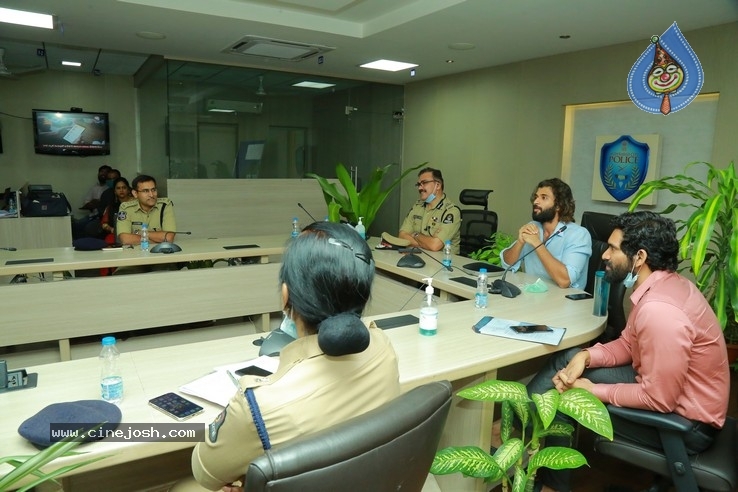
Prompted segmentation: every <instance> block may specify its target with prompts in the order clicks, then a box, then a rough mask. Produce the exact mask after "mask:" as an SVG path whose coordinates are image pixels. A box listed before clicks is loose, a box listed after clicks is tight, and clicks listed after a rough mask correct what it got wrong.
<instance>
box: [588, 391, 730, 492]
mask: <svg viewBox="0 0 738 492" xmlns="http://www.w3.org/2000/svg"><path fill="white" fill-rule="evenodd" d="M607 408H608V410H609V411H610V413H611V414H612V415H616V416H618V417H621V418H623V419H627V420H630V421H632V422H635V423H638V424H643V425H644V427H646V426H647V427H655V428H656V429H658V431H659V435H660V437H661V443H662V447H663V449H654V448H650V447H646V446H644V445H642V444H640V443H636V442H634V441H631V440H629V439H626V438H623V437H620V436H617V435H616V436H615V438H614V439H613V440H612V441H609V440H607V439H606V438H603V437H600V436H597V437H596V438H595V442H594V446H595V450H596V451H597V452H599V453H602V454H604V455H607V456H612V457H613V458H616V459H619V460H621V461H625V462H626V463H630V464H632V465H635V466H638V467H640V468H645V469H647V470H651V471H653V472H655V473H657V474H658V475H661V476H663V477H666V478H667V479H669V480H670V481H671V482H672V483H673V484H674V488H675V489H676V491H677V492H697V491H698V490H710V491H715V492H732V491H734V490H736V487H738V471H737V470H738V462H737V461H736V457H737V455H738V452H737V450H736V447H737V445H738V441H737V440H736V420H735V419H734V418H732V417H728V418H727V420H726V421H725V425H724V426H723V429H722V430H721V431H720V432H719V433H718V434H717V436H716V437H715V442H714V443H713V444H712V446H710V447H709V448H708V449H706V450H705V451H703V452H701V453H699V454H696V455H691V456H690V455H688V454H687V450H686V448H685V446H684V440H683V438H682V436H683V435H684V433H686V432H689V430H690V429H691V428H692V425H693V424H692V422H691V421H689V420H687V419H685V418H683V417H680V416H679V415H676V414H673V413H668V414H663V413H658V412H651V411H648V410H637V409H633V408H622V407H616V406H614V405H608V407H607ZM649 490H656V487H652V488H651V489H649Z"/></svg>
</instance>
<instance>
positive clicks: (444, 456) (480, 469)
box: [430, 446, 505, 480]
mask: <svg viewBox="0 0 738 492" xmlns="http://www.w3.org/2000/svg"><path fill="white" fill-rule="evenodd" d="M430 472H431V473H432V474H434V475H449V474H451V473H461V474H462V475H464V476H466V477H474V478H490V479H491V480H499V479H500V478H502V475H504V473H505V471H504V470H502V469H500V467H499V466H498V465H497V462H496V461H495V460H494V459H493V458H492V457H491V456H490V455H489V453H485V452H484V451H482V450H481V449H479V448H478V447H476V446H460V447H450V448H445V449H442V450H440V451H438V452H437V453H436V456H435V458H434V459H433V464H432V465H431V469H430Z"/></svg>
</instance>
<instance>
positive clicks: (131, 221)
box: [115, 198, 177, 234]
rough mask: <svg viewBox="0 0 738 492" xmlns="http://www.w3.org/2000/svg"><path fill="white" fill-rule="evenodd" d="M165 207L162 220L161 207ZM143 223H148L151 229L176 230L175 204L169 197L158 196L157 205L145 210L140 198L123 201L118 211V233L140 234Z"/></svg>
mask: <svg viewBox="0 0 738 492" xmlns="http://www.w3.org/2000/svg"><path fill="white" fill-rule="evenodd" d="M165 204H166V207H164V220H163V222H164V223H163V224H162V220H161V218H162V217H161V208H162V207H163V206H164V205H165ZM141 224H148V229H149V231H172V232H176V230H177V223H176V221H175V219H174V204H173V203H172V201H171V200H170V199H169V198H158V199H157V200H156V205H154V206H153V207H151V210H149V211H148V212H144V211H143V210H142V209H141V204H140V203H138V200H131V201H130V202H123V203H121V204H120V209H119V211H118V222H117V223H116V226H115V227H116V229H115V230H116V232H117V233H118V234H123V233H125V234H138V233H139V232H140V231H141Z"/></svg>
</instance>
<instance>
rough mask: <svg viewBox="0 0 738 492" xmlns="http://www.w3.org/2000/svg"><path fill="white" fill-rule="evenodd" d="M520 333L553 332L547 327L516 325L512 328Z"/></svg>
mask: <svg viewBox="0 0 738 492" xmlns="http://www.w3.org/2000/svg"><path fill="white" fill-rule="evenodd" d="M510 328H512V329H513V330H515V331H516V332H518V333H533V332H535V331H553V330H552V329H551V328H549V327H548V326H546V325H514V326H511V327H510Z"/></svg>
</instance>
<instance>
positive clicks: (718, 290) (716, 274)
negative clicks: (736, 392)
mask: <svg viewBox="0 0 738 492" xmlns="http://www.w3.org/2000/svg"><path fill="white" fill-rule="evenodd" d="M696 167H702V168H704V169H705V170H706V175H705V177H704V178H703V177H701V176H700V177H693V176H690V175H688V173H689V172H690V170H692V168H696ZM658 190H664V191H668V192H670V193H672V194H674V195H676V196H677V198H678V199H683V200H686V201H682V202H679V203H673V204H671V205H669V206H668V207H666V209H664V210H662V211H661V212H660V213H662V214H669V213H671V212H673V211H674V210H676V209H677V208H681V209H686V210H688V211H689V213H690V216H689V218H688V219H686V220H684V219H676V220H675V223H676V225H677V234H678V235H681V238H680V239H679V253H680V256H681V257H682V259H685V260H689V266H688V268H689V269H690V270H691V271H692V273H693V274H694V278H695V280H696V284H697V288H699V289H700V291H701V292H702V294H704V296H705V298H706V299H707V301H708V302H709V303H710V306H712V308H713V310H714V311H715V314H716V315H717V317H718V320H719V321H720V324H721V326H722V327H723V334H724V336H725V341H726V343H727V344H728V354H729V357H730V358H729V359H728V361H729V362H736V361H737V360H738V177H736V173H735V164H734V163H733V162H731V163H730V164H728V166H727V167H725V168H724V169H718V168H716V167H715V166H713V165H712V164H710V163H708V162H692V163H690V164H688V165H687V166H686V168H685V169H684V174H677V175H675V176H664V177H663V178H660V179H656V180H653V181H649V182H647V183H643V185H641V187H640V189H639V190H638V192H637V193H636V194H635V196H634V197H633V201H632V202H631V204H630V207H629V210H634V209H635V208H636V207H637V206H638V204H639V203H640V201H641V200H642V199H643V198H645V197H646V196H648V195H650V194H651V193H654V192H655V191H658Z"/></svg>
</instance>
